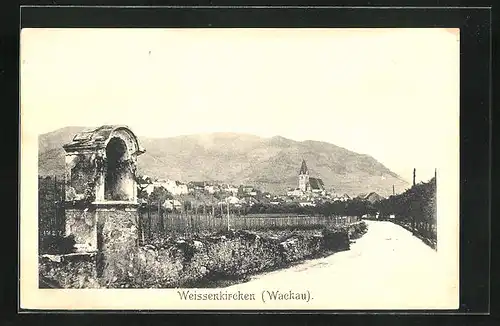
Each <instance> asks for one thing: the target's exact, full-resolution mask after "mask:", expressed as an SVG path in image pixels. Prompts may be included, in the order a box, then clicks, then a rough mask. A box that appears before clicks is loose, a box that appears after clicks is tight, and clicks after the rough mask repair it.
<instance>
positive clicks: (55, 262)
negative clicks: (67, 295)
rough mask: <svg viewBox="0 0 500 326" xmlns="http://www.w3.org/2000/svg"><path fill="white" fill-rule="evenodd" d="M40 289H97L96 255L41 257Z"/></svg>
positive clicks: (39, 268)
mask: <svg viewBox="0 0 500 326" xmlns="http://www.w3.org/2000/svg"><path fill="white" fill-rule="evenodd" d="M38 275H39V287H40V288H77V289H79V288H99V287H100V285H99V282H98V277H97V268H96V254H95V253H92V254H67V255H42V256H40V258H39V265H38Z"/></svg>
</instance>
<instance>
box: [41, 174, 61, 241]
mask: <svg viewBox="0 0 500 326" xmlns="http://www.w3.org/2000/svg"><path fill="white" fill-rule="evenodd" d="M63 203H64V179H63V178H62V177H57V176H48V177H38V230H39V232H38V233H39V236H40V237H46V236H57V235H61V234H62V233H63V232H64V219H65V214H64V206H63Z"/></svg>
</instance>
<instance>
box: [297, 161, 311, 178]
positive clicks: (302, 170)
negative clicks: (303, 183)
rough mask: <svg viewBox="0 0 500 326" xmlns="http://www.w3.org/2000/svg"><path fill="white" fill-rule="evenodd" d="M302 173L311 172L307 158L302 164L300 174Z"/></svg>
mask: <svg viewBox="0 0 500 326" xmlns="http://www.w3.org/2000/svg"><path fill="white" fill-rule="evenodd" d="M300 174H309V170H308V169H307V165H306V160H302V165H301V167H300V171H299V175H300Z"/></svg>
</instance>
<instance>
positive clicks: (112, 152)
mask: <svg viewBox="0 0 500 326" xmlns="http://www.w3.org/2000/svg"><path fill="white" fill-rule="evenodd" d="M64 149H65V150H66V174H67V175H66V176H67V186H68V190H69V191H68V193H69V194H70V195H71V196H70V198H67V199H68V200H75V199H82V198H87V199H88V198H91V199H92V201H96V202H100V203H102V202H136V201H137V190H136V181H135V177H136V176H135V173H136V166H137V156H138V155H140V154H142V153H143V152H144V150H143V149H141V147H140V146H139V142H138V140H137V137H136V136H135V135H134V133H133V132H132V131H131V130H130V129H129V128H128V127H126V126H102V127H99V128H97V129H94V130H90V131H84V132H82V133H80V134H77V135H76V136H75V137H74V138H73V142H72V143H69V144H66V145H65V146H64ZM82 182H83V183H82ZM82 184H84V185H85V187H86V189H82Z"/></svg>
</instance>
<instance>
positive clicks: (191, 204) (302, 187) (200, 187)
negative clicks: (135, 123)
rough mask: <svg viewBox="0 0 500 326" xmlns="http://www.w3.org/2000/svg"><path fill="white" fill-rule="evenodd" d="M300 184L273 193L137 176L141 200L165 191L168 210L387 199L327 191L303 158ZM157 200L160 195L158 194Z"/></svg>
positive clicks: (240, 186) (199, 182)
mask: <svg viewBox="0 0 500 326" xmlns="http://www.w3.org/2000/svg"><path fill="white" fill-rule="evenodd" d="M297 178H298V180H297V187H296V188H289V189H288V191H287V192H286V193H281V194H273V193H270V192H266V191H262V190H261V189H259V188H258V187H255V186H252V185H234V184H228V183H224V182H214V181H191V182H187V183H184V182H181V181H179V180H168V179H167V180H165V179H157V178H153V177H151V176H147V175H143V176H141V177H139V178H138V188H139V195H138V201H139V204H142V205H146V204H148V199H149V198H151V195H152V194H153V193H154V192H158V193H161V194H163V197H164V198H161V199H164V200H162V207H163V208H164V209H166V210H169V211H173V212H175V211H183V210H186V209H196V208H198V207H204V208H206V207H207V206H211V207H212V206H213V207H220V206H224V207H227V206H229V207H231V208H233V209H236V210H238V209H241V208H250V207H252V206H254V205H258V204H262V205H268V206H275V207H283V206H286V205H288V206H290V205H295V206H298V207H316V206H318V205H321V204H325V203H333V202H347V201H349V200H352V199H358V200H363V201H368V202H370V203H375V202H377V201H380V200H382V199H384V197H382V196H381V195H379V194H377V193H376V192H369V193H362V194H359V195H358V196H356V197H351V196H349V195H348V194H346V193H343V194H338V193H335V192H333V191H328V190H326V188H325V184H324V183H323V180H322V179H320V178H317V177H312V176H310V175H309V169H308V167H307V163H306V161H305V160H302V164H301V166H300V170H299V171H298V176H297ZM155 199H156V200H158V199H159V198H157V197H155Z"/></svg>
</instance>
